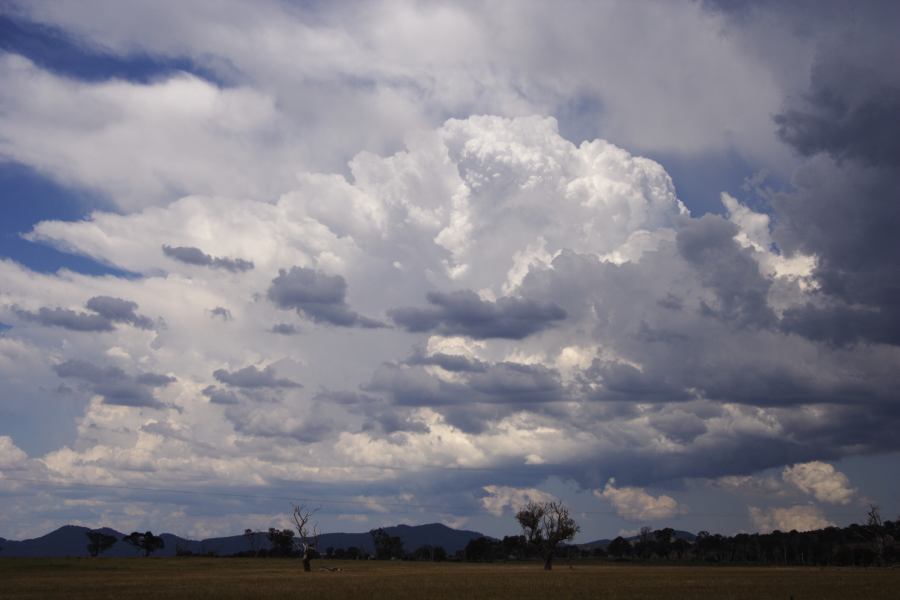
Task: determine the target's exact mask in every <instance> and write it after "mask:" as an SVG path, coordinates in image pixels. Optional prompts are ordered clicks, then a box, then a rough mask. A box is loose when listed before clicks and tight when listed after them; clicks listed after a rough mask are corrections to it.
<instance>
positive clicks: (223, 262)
mask: <svg viewBox="0 0 900 600" xmlns="http://www.w3.org/2000/svg"><path fill="white" fill-rule="evenodd" d="M162 251H163V254H165V255H166V256H168V257H169V258H174V259H175V260H177V261H180V262H183V263H186V264H189V265H196V266H200V267H212V268H213V269H225V270H226V271H230V272H232V273H241V272H243V271H249V270H250V269H252V268H253V263H252V262H251V261H249V260H244V259H242V258H225V257H216V256H210V255H209V254H207V253H205V252H203V251H202V250H201V249H200V248H194V247H193V246H176V247H174V248H173V247H172V246H166V245H163V247H162Z"/></svg>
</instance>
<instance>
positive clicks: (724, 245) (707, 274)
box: [677, 215, 775, 327]
mask: <svg viewBox="0 0 900 600" xmlns="http://www.w3.org/2000/svg"><path fill="white" fill-rule="evenodd" d="M737 233H738V229H737V227H736V226H735V225H734V224H733V223H731V222H729V221H726V220H725V219H723V218H721V217H719V216H716V215H704V216H703V217H701V218H699V219H687V220H685V221H684V223H683V225H682V227H681V228H680V229H679V230H678V235H677V244H678V251H679V253H680V254H681V256H683V257H684V259H685V260H686V261H688V262H689V263H690V264H691V265H692V266H694V267H695V268H696V270H697V274H698V276H699V278H700V281H701V283H702V284H703V285H704V286H705V287H707V288H709V289H711V290H713V291H714V292H715V294H716V296H717V297H718V299H719V307H718V308H717V309H712V311H711V312H712V314H715V315H718V316H720V317H721V318H722V319H724V320H725V321H727V322H730V323H734V324H736V325H739V326H752V327H768V326H770V325H772V324H774V322H775V314H774V313H773V312H772V309H771V308H769V304H768V293H769V287H770V286H771V282H770V281H769V280H767V279H766V278H765V277H763V276H762V275H761V274H760V272H759V265H758V264H757V262H756V261H755V260H754V259H753V258H752V257H751V256H750V255H749V254H748V252H747V251H746V250H745V249H744V248H742V247H740V246H739V245H738V243H737V242H736V241H735V240H734V236H735V235H736V234H737Z"/></svg>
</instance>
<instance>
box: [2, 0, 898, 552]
mask: <svg viewBox="0 0 900 600" xmlns="http://www.w3.org/2000/svg"><path fill="white" fill-rule="evenodd" d="M898 23H900V7H898V5H897V3H894V2H876V1H866V2H811V1H810V2H803V1H796V2H767V1H760V2H748V3H743V2H733V1H726V0H720V1H706V2H689V1H671V2H670V1H653V0H646V1H642V2H630V1H629V2H626V1H621V2H618V1H612V0H610V1H600V2H576V1H574V0H569V1H566V2H559V3H548V2H530V1H516V2H511V1H510V2H506V1H498V2H486V3H479V2H453V3H450V2H426V1H418V2H413V1H399V0H398V1H371V2H351V1H347V2H340V3H330V2H316V1H310V2H278V1H269V0H262V1H259V2H227V1H226V2H206V1H204V0H198V1H196V2H190V3H187V4H185V3H182V2H168V1H159V0H154V1H146V2H144V1H142V0H136V1H134V2H129V3H121V2H113V1H100V0H81V1H78V2H44V1H41V0H35V1H29V2H18V1H15V0H12V1H10V0H5V1H3V2H0V80H2V81H3V85H2V86H0V201H2V205H0V211H2V212H0V215H2V219H0V497H2V501H3V504H4V510H3V511H2V512H0V537H5V538H10V539H21V538H25V537H33V536H37V535H41V534H43V533H46V532H47V531H50V530H52V529H54V528H56V527H58V526H60V525H63V524H66V523H71V524H80V525H86V526H90V527H97V526H110V527H114V528H116V529H119V530H121V531H131V530H142V531H143V530H147V529H152V530H154V531H167V532H172V533H176V534H179V535H183V536H189V537H194V538H199V537H208V536H214V535H229V534H235V533H239V532H241V531H243V530H244V529H245V528H252V529H267V528H268V527H272V526H278V527H283V526H288V524H289V521H288V514H289V509H290V503H291V502H292V501H293V502H302V503H304V504H306V505H307V506H310V507H314V508H318V509H319V511H318V513H317V518H318V519H319V529H320V530H321V531H367V530H369V529H372V528H374V527H378V526H382V525H393V524H396V523H409V524H418V523H431V522H441V523H445V524H447V525H450V526H453V527H459V528H466V529H474V530H477V531H481V532H484V533H486V534H489V535H494V536H498V537H500V536H503V535H511V534H515V533H517V526H516V523H515V520H514V517H513V515H514V513H515V511H516V510H517V509H518V508H519V507H520V506H522V505H523V504H524V503H526V502H528V501H549V500H560V501H562V502H564V503H565V504H566V505H567V506H570V507H571V509H572V511H573V515H574V516H575V518H576V521H577V522H578V523H579V524H580V526H581V531H580V532H579V534H578V537H577V538H576V541H579V542H586V541H589V540H593V539H597V538H610V537H615V536H616V535H627V534H632V533H634V532H636V531H637V530H639V529H640V528H641V527H642V526H645V525H646V526H650V527H653V528H658V527H665V526H671V527H674V528H676V529H682V530H688V531H694V532H696V531H699V530H709V531H716V532H721V533H727V534H732V533H736V532H753V531H763V532H765V531H771V530H774V529H781V530H790V529H798V530H809V529H816V528H821V527H825V526H828V525H846V524H849V523H851V522H859V521H860V520H862V519H863V518H864V515H865V512H866V510H867V508H868V507H869V505H870V504H873V503H874V504H878V505H879V506H880V507H881V509H882V514H883V515H884V517H885V518H895V517H896V515H898V514H900V477H897V464H898V462H897V461H898V459H900V437H898V436H897V435H896V432H897V431H898V428H900V404H898V402H900V401H898V397H897V389H898V384H900V369H898V367H900V287H898V282H900V236H897V233H896V232H897V231H898V226H900V208H898V207H900V203H898V200H900V199H898V197H897V195H898V190H900V141H898V140H900V119H898V118H897V115H898V112H900V71H898V70H897V69H896V68H895V63H896V58H897V57H898V56H900V38H897V36H896V26H897V24H898Z"/></svg>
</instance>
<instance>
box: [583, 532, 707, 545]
mask: <svg viewBox="0 0 900 600" xmlns="http://www.w3.org/2000/svg"><path fill="white" fill-rule="evenodd" d="M673 537H674V538H675V539H676V540H685V541H686V542H693V541H694V540H695V539H697V536H696V535H694V534H693V533H691V532H690V531H680V530H678V529H676V530H675V532H674V533H673ZM640 538H641V536H639V535H633V536H631V537H627V538H625V539H626V540H628V541H629V542H636V541H638V540H639V539H640ZM611 542H612V540H608V539H602V540H594V541H593V542H585V543H583V544H575V545H576V546H578V547H579V548H583V549H585V550H593V549H594V548H602V549H604V550H606V547H607V546H609V544H610V543H611Z"/></svg>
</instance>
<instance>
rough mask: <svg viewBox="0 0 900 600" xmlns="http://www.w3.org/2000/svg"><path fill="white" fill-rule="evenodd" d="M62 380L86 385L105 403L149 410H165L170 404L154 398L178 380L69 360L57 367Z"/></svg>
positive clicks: (160, 375)
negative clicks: (156, 390) (158, 389)
mask: <svg viewBox="0 0 900 600" xmlns="http://www.w3.org/2000/svg"><path fill="white" fill-rule="evenodd" d="M53 369H54V371H56V374H57V375H58V376H59V377H62V378H65V379H75V380H79V381H81V382H83V383H84V384H85V385H86V386H87V388H88V389H89V390H90V391H91V392H92V393H94V394H97V395H99V396H102V397H103V402H104V403H105V404H113V405H118V406H133V407H146V408H165V407H166V406H167V405H166V404H164V403H163V402H160V401H159V400H157V399H156V397H155V396H154V390H155V389H156V388H160V387H165V386H167V385H169V384H171V383H173V382H175V378H174V377H169V376H168V375H163V374H159V373H139V374H137V375H134V376H132V375H129V374H127V373H125V371H123V370H122V369H120V368H118V367H99V366H97V365H95V364H93V363H90V362H87V361H82V360H77V359H76V360H67V361H65V362H63V363H60V364H58V365H55V366H54V367H53Z"/></svg>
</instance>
